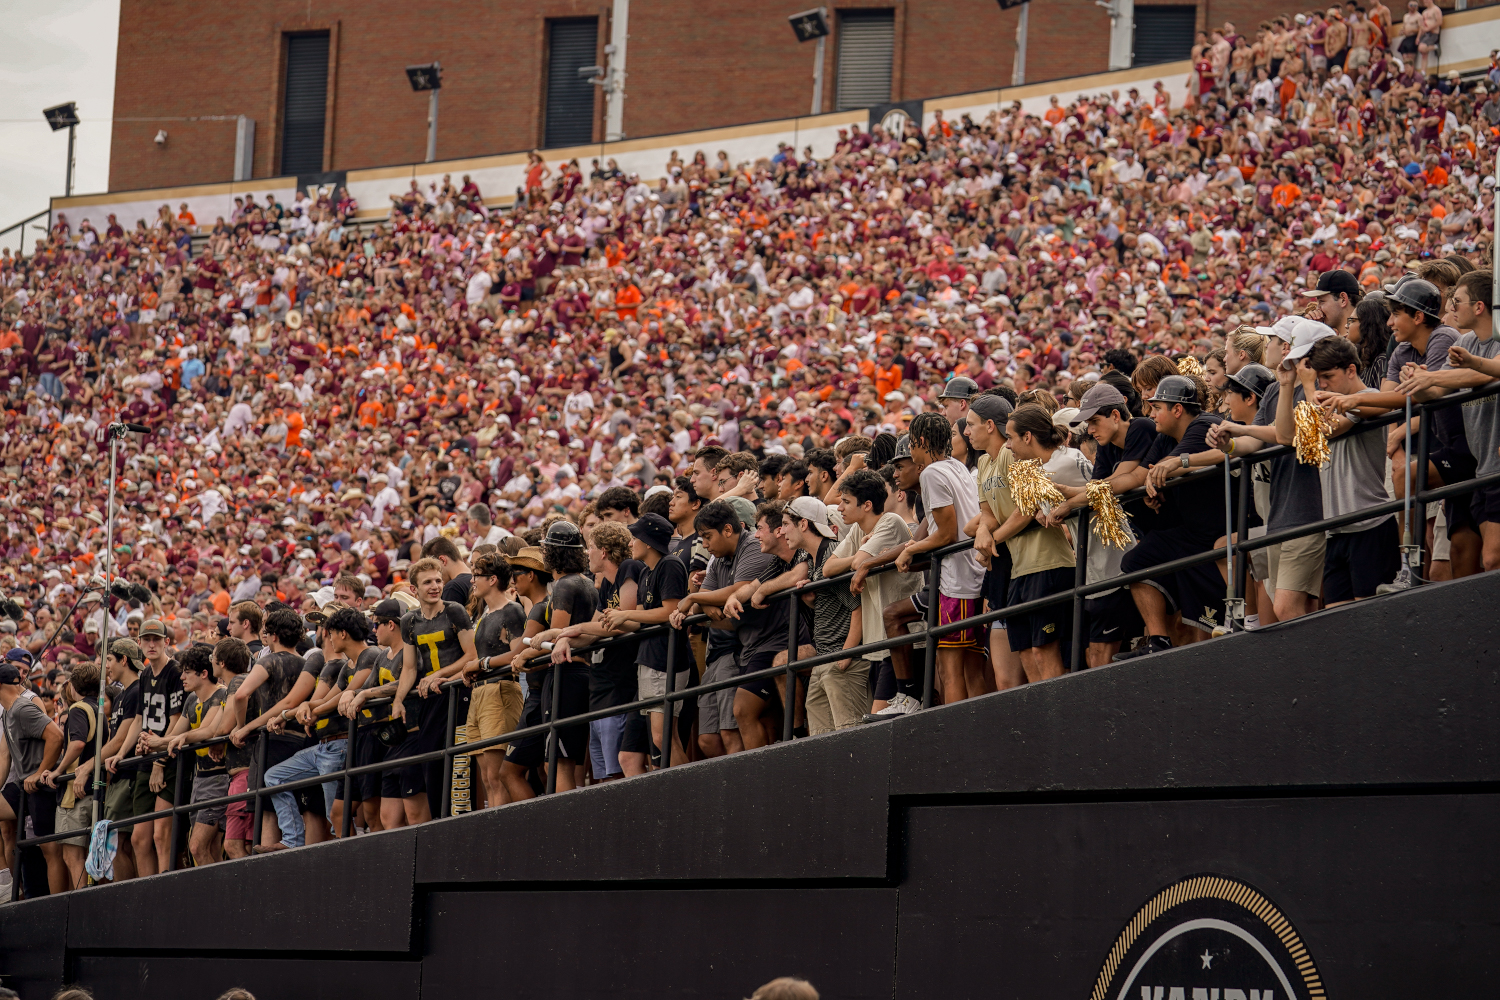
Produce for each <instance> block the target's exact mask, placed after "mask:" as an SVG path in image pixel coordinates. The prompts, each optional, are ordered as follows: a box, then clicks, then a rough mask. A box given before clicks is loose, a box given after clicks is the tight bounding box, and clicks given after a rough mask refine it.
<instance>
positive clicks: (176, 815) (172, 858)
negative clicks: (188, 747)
mask: <svg viewBox="0 0 1500 1000" xmlns="http://www.w3.org/2000/svg"><path fill="white" fill-rule="evenodd" d="M196 759H197V754H194V753H191V752H189V753H188V754H186V755H185V756H184V755H182V754H179V755H178V759H177V774H176V776H175V777H174V778H173V779H172V836H171V839H170V840H169V841H168V844H169V845H170V846H169V847H168V848H167V852H168V853H167V871H169V872H175V871H176V870H177V837H178V836H179V835H180V834H181V833H182V813H180V812H178V811H177V807H178V806H180V805H182V776H183V773H184V772H185V771H187V769H188V766H189V762H190V761H193V760H196Z"/></svg>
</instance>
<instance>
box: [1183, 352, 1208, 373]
mask: <svg viewBox="0 0 1500 1000" xmlns="http://www.w3.org/2000/svg"><path fill="white" fill-rule="evenodd" d="M1177 374H1179V375H1187V376H1189V377H1191V378H1203V377H1204V376H1203V366H1202V365H1200V364H1199V363H1198V359H1197V358H1195V357H1193V356H1192V355H1191V354H1184V355H1182V357H1180V358H1178V359H1177Z"/></svg>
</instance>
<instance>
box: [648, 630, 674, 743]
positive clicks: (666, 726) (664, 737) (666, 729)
mask: <svg viewBox="0 0 1500 1000" xmlns="http://www.w3.org/2000/svg"><path fill="white" fill-rule="evenodd" d="M666 628H667V682H666V686H665V689H664V690H663V692H662V696H661V766H660V770H663V771H665V770H666V769H667V768H669V767H671V766H672V726H673V725H674V724H675V722H676V714H675V712H674V710H673V708H672V689H673V688H674V687H676V686H677V685H676V683H675V682H676V680H677V637H676V636H674V635H673V634H672V623H671V622H668V623H667V625H666ZM647 721H648V722H649V721H650V719H649V718H648V719H647ZM646 731H647V734H648V738H649V734H650V726H647V727H646ZM646 756H647V758H648V760H647V763H650V760H649V757H650V754H647V755H646Z"/></svg>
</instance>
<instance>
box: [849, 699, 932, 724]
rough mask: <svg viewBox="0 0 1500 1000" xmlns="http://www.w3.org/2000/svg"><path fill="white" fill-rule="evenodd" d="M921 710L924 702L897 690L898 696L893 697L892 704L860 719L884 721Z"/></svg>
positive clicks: (864, 720) (863, 720)
mask: <svg viewBox="0 0 1500 1000" xmlns="http://www.w3.org/2000/svg"><path fill="white" fill-rule="evenodd" d="M920 711H922V703H921V702H920V701H918V700H917V699H915V698H913V697H912V696H911V695H909V694H906V693H904V692H901V691H897V692H896V697H894V698H892V699H891V701H890V704H888V705H886V706H885V708H882V709H881V710H880V711H878V712H871V713H870V714H869V715H866V716H865V717H864V718H863V719H862V720H860V721H862V722H883V721H885V720H886V719H894V718H895V717H896V716H898V715H911V714H912V713H913V712H920Z"/></svg>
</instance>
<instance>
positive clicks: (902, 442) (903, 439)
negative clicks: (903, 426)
mask: <svg viewBox="0 0 1500 1000" xmlns="http://www.w3.org/2000/svg"><path fill="white" fill-rule="evenodd" d="M903 458H911V435H910V434H903V435H901V436H900V437H899V438H897V439H896V454H895V455H893V456H891V461H892V462H899V461H901V460H902V459H903Z"/></svg>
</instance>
